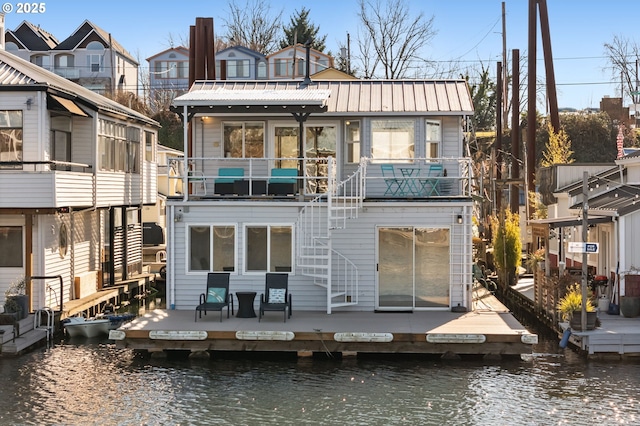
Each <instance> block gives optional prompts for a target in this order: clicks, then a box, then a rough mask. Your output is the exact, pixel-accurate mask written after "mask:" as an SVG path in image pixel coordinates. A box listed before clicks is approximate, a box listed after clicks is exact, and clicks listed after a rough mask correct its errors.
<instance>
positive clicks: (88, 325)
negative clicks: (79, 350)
mask: <svg viewBox="0 0 640 426" xmlns="http://www.w3.org/2000/svg"><path fill="white" fill-rule="evenodd" d="M63 324H64V328H65V330H67V335H68V336H69V337H76V336H83V337H96V336H99V335H101V334H109V326H110V324H111V321H110V320H109V319H106V318H104V319H86V318H84V317H71V318H67V319H65V320H64V321H63Z"/></svg>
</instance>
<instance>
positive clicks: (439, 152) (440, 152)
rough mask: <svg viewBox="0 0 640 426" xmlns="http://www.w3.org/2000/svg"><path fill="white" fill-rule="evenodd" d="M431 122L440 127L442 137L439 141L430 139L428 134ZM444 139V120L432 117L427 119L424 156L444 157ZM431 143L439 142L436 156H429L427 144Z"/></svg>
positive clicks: (425, 122)
mask: <svg viewBox="0 0 640 426" xmlns="http://www.w3.org/2000/svg"><path fill="white" fill-rule="evenodd" d="M429 124H437V125H438V126H439V128H440V139H439V140H437V141H432V140H429V139H428V135H429V132H427V127H429ZM442 139H443V135H442V120H432V119H426V120H425V121H424V151H425V152H424V156H425V158H441V157H442ZM429 143H437V144H438V152H437V153H436V156H435V157H429V156H428V152H427V145H428V144H429Z"/></svg>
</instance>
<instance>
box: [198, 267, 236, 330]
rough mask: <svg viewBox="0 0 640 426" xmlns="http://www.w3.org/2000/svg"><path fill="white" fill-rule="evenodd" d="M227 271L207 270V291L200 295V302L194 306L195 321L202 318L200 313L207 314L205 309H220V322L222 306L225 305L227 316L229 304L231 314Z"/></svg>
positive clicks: (231, 300) (230, 296)
mask: <svg viewBox="0 0 640 426" xmlns="http://www.w3.org/2000/svg"><path fill="white" fill-rule="evenodd" d="M229 275H230V274H229V273H228V272H209V274H208V275H207V292H206V293H202V294H201V295H200V304H199V305H198V306H196V319H195V320H196V321H198V317H200V318H202V313H203V312H204V314H205V315H207V311H220V322H222V308H224V307H225V306H226V307H227V318H229V304H231V313H232V314H233V313H234V312H233V296H232V295H231V293H229Z"/></svg>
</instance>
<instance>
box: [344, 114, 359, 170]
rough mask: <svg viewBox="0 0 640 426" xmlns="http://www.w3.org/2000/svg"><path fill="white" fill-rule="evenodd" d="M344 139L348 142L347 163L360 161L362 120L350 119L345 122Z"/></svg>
mask: <svg viewBox="0 0 640 426" xmlns="http://www.w3.org/2000/svg"><path fill="white" fill-rule="evenodd" d="M344 133H345V135H344V139H345V142H346V143H347V163H359V162H360V121H358V120H350V121H345V123H344Z"/></svg>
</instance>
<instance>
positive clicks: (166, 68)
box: [154, 61, 189, 79]
mask: <svg viewBox="0 0 640 426" xmlns="http://www.w3.org/2000/svg"><path fill="white" fill-rule="evenodd" d="M154 72H155V78H158V79H159V78H189V63H188V62H186V61H156V62H155V66H154Z"/></svg>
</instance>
